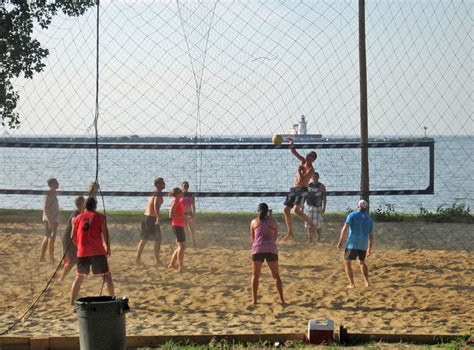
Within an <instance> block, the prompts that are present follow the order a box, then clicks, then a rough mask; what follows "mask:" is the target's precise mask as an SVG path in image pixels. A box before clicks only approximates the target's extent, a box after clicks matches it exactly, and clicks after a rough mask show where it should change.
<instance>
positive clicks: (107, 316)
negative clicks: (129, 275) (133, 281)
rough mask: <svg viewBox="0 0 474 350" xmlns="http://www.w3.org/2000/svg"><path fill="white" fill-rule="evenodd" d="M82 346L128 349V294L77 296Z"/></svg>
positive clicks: (90, 349) (95, 349) (93, 349)
mask: <svg viewBox="0 0 474 350" xmlns="http://www.w3.org/2000/svg"><path fill="white" fill-rule="evenodd" d="M75 311H76V314H77V317H78V318H79V343H80V346H81V350H99V349H100V350H109V349H110V350H122V349H123V350H125V349H126V348H127V334H126V330H125V313H127V312H129V311H130V307H129V306H128V298H127V297H118V296H112V297H110V296H101V297H84V298H79V299H77V300H76V307H75Z"/></svg>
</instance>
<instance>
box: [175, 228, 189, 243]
mask: <svg viewBox="0 0 474 350" xmlns="http://www.w3.org/2000/svg"><path fill="white" fill-rule="evenodd" d="M173 233H174V235H175V236H176V242H178V243H181V242H185V241H186V234H185V233H184V227H182V226H173Z"/></svg>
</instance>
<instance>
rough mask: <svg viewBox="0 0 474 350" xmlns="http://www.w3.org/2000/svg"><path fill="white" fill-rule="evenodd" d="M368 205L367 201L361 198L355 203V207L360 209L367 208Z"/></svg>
mask: <svg viewBox="0 0 474 350" xmlns="http://www.w3.org/2000/svg"><path fill="white" fill-rule="evenodd" d="M368 206H369V203H367V201H366V200H363V199H361V200H360V201H359V203H357V207H358V208H361V209H367V207H368Z"/></svg>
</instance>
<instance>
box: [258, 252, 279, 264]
mask: <svg viewBox="0 0 474 350" xmlns="http://www.w3.org/2000/svg"><path fill="white" fill-rule="evenodd" d="M265 260H266V261H267V262H272V261H278V254H273V253H257V254H252V261H260V262H264V261H265Z"/></svg>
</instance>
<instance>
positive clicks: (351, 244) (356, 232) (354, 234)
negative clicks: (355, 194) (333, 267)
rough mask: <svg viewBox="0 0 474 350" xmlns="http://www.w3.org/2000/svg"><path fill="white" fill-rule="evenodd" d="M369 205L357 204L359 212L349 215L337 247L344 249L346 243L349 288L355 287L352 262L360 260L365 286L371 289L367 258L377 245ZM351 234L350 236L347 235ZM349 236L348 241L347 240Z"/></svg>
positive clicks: (345, 263)
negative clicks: (368, 209) (368, 211)
mask: <svg viewBox="0 0 474 350" xmlns="http://www.w3.org/2000/svg"><path fill="white" fill-rule="evenodd" d="M368 206H369V204H368V203H367V202H366V201H365V200H360V201H359V203H357V211H354V212H352V213H350V214H349V215H347V218H346V221H345V223H344V227H343V228H342V230H341V234H340V236H339V243H338V244H337V247H338V248H339V249H342V247H343V245H344V242H345V243H346V244H345V252H344V269H345V270H346V274H347V278H348V279H349V285H348V286H347V288H349V289H352V288H354V287H355V284H354V275H353V273H352V266H351V263H352V260H356V259H357V258H359V266H360V271H361V272H362V275H363V276H364V280H365V286H366V287H369V286H370V284H369V269H368V267H367V265H366V264H365V258H366V257H368V256H370V254H371V253H372V248H373V247H374V243H375V235H374V223H373V221H372V219H371V218H370V216H369V214H368V213H367V208H368ZM348 232H349V235H348V234H347V233H348ZM346 236H347V240H346Z"/></svg>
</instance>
